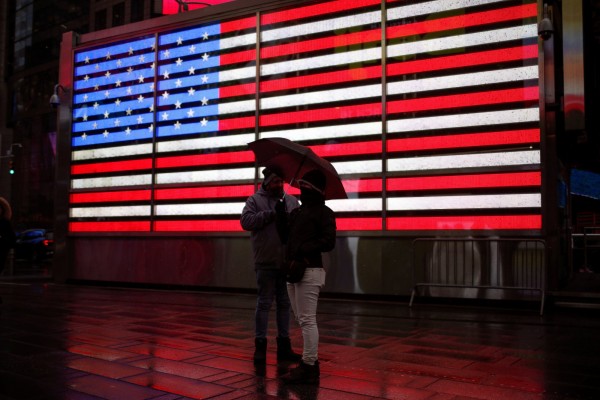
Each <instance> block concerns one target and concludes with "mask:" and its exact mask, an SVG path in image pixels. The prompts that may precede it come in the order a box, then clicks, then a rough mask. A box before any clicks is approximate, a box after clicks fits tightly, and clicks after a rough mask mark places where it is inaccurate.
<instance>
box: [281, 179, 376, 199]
mask: <svg viewBox="0 0 600 400" xmlns="http://www.w3.org/2000/svg"><path fill="white" fill-rule="evenodd" d="M342 185H344V189H346V193H370V192H371V193H373V192H375V193H377V192H379V193H381V191H382V190H383V189H382V187H383V184H382V182H381V179H348V180H342ZM286 192H287V193H288V194H291V195H293V196H296V195H299V194H300V190H299V189H297V188H295V187H291V186H289V187H287V188H286Z"/></svg>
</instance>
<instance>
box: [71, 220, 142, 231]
mask: <svg viewBox="0 0 600 400" xmlns="http://www.w3.org/2000/svg"><path fill="white" fill-rule="evenodd" d="M69 232H150V221H113V222H70V223H69Z"/></svg>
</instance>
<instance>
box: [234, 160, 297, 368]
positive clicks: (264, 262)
mask: <svg viewBox="0 0 600 400" xmlns="http://www.w3.org/2000/svg"><path fill="white" fill-rule="evenodd" d="M263 175H264V180H263V183H262V185H261V187H260V188H259V189H258V191H257V192H256V193H255V194H253V195H252V196H250V197H249V198H248V199H247V200H246V205H245V206H244V209H243V210H242V216H241V218H240V222H241V224H242V228H244V229H245V230H247V231H250V232H251V235H250V238H251V241H252V249H253V251H254V269H255V271H256V285H257V288H258V299H257V302H256V311H255V339H254V343H255V351H254V363H255V364H258V365H260V364H264V363H266V359H267V330H268V326H269V310H270V309H271V305H272V304H273V301H274V300H275V302H276V306H277V310H276V321H277V360H278V361H298V360H299V359H300V355H299V354H296V353H294V352H293V350H292V347H291V342H290V337H289V327H290V299H289V297H288V293H287V288H286V282H285V277H284V274H283V272H281V269H280V266H281V263H282V261H283V252H284V247H283V244H282V243H281V240H280V238H279V235H278V234H277V229H276V226H275V216H276V211H275V206H276V205H277V204H279V208H281V209H282V210H284V211H283V212H287V211H291V210H293V209H294V208H296V207H298V205H299V204H298V200H297V199H296V198H295V197H294V196H287V195H285V193H284V191H283V180H282V179H281V173H279V172H278V171H276V170H274V169H269V168H265V169H264V170H263ZM286 210H287V211H286Z"/></svg>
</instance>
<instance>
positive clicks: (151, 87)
mask: <svg viewBox="0 0 600 400" xmlns="http://www.w3.org/2000/svg"><path fill="white" fill-rule="evenodd" d="M149 87H150V91H151V92H153V91H154V82H152V83H151V84H150V86H149Z"/></svg>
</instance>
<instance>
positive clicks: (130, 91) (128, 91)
mask: <svg viewBox="0 0 600 400" xmlns="http://www.w3.org/2000/svg"><path fill="white" fill-rule="evenodd" d="M126 92H127V94H131V93H132V90H131V86H129V87H128V88H127V90H126Z"/></svg>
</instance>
